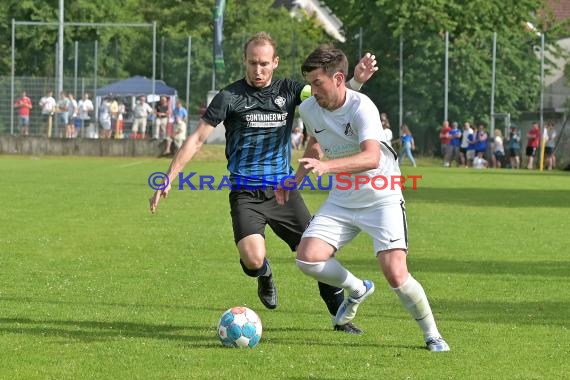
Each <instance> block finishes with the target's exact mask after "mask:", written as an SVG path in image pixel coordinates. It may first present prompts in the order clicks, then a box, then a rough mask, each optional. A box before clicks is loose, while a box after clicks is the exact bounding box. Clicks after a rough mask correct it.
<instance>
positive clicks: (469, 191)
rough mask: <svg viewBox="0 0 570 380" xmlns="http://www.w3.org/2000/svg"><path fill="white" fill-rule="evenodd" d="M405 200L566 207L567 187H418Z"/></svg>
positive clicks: (568, 199)
mask: <svg viewBox="0 0 570 380" xmlns="http://www.w3.org/2000/svg"><path fill="white" fill-rule="evenodd" d="M404 196H405V199H406V200H407V201H409V202H424V203H435V204H446V205H449V204H453V205H458V206H472V207H480V206H481V207H487V206H494V207H513V208H520V207H532V208H534V207H553V208H562V207H564V208H568V207H570V191H567V190H542V189H541V190H529V189H499V188H497V189H478V188H461V189H450V188H433V187H432V188H429V187H426V188H419V187H418V190H415V191H414V190H406V191H405V192H404Z"/></svg>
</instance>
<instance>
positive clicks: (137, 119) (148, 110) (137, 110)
mask: <svg viewBox="0 0 570 380" xmlns="http://www.w3.org/2000/svg"><path fill="white" fill-rule="evenodd" d="M153 112H154V111H153V109H152V107H151V106H150V105H149V104H148V103H147V102H146V96H141V97H139V99H138V101H137V103H136V104H135V107H134V108H133V127H132V134H131V137H132V138H134V139H138V138H141V139H144V138H145V136H146V124H147V121H148V117H149V116H150V115H152V113H153ZM139 128H140V131H141V133H140V135H139Z"/></svg>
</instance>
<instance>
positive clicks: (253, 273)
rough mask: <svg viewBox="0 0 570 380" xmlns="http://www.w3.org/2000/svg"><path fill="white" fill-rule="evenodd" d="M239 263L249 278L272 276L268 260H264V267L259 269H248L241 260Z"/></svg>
mask: <svg viewBox="0 0 570 380" xmlns="http://www.w3.org/2000/svg"><path fill="white" fill-rule="evenodd" d="M239 263H240V265H241V269H243V272H244V273H245V274H247V275H248V276H249V277H259V276H271V267H270V266H269V261H267V259H264V260H263V265H262V266H261V268H258V269H248V268H247V267H246V266H245V264H244V263H243V261H241V259H240V261H239Z"/></svg>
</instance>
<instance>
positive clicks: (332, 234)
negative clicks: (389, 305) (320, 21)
mask: <svg viewBox="0 0 570 380" xmlns="http://www.w3.org/2000/svg"><path fill="white" fill-rule="evenodd" d="M301 71H302V73H303V75H304V77H305V79H306V80H307V81H308V82H309V84H310V85H311V92H312V95H313V96H312V97H310V98H308V99H307V100H305V101H304V102H303V103H301V106H300V108H299V110H300V114H301V118H302V119H303V122H304V124H305V126H306V128H307V131H308V134H309V136H310V139H309V142H308V145H307V148H306V151H305V154H304V156H303V158H302V159H301V160H300V163H301V165H300V167H299V169H298V171H297V173H296V176H295V180H296V183H300V182H301V180H302V179H303V178H304V177H305V176H306V175H307V174H308V173H309V172H310V171H311V172H313V173H315V174H316V175H317V176H322V175H325V174H327V173H333V174H334V176H333V178H334V180H333V184H332V189H331V191H330V193H329V196H328V198H327V200H326V201H325V203H324V204H323V205H322V206H321V208H320V209H319V211H318V212H317V213H316V214H315V216H314V218H313V219H312V220H311V222H310V224H309V226H308V228H307V229H306V231H305V232H304V234H303V237H302V239H301V243H300V244H299V247H298V250H297V258H296V261H297V266H298V267H299V268H300V270H301V271H302V272H303V273H305V274H307V275H308V276H311V277H313V278H315V279H317V280H318V281H321V282H324V283H327V284H329V285H331V286H336V287H340V288H344V289H345V291H346V292H347V293H348V296H347V298H346V299H345V302H344V303H343V305H342V306H341V307H340V308H339V310H338V312H337V314H336V316H335V317H334V319H335V320H334V322H335V323H337V324H342V323H347V322H349V321H352V319H354V317H355V316H356V311H357V308H358V306H359V305H360V304H361V303H362V301H364V300H365V299H366V298H367V297H368V296H370V295H371V294H372V293H373V292H374V283H373V282H372V281H370V280H362V279H359V278H357V277H355V276H354V274H352V273H351V272H350V271H348V270H347V269H346V268H345V267H343V266H342V265H341V263H340V262H339V261H337V260H336V258H335V253H336V252H337V251H338V250H340V249H341V248H342V247H343V246H344V245H345V244H347V243H348V242H349V241H351V240H352V239H354V238H355V237H356V236H357V235H358V233H359V232H360V231H364V232H366V233H367V234H369V235H370V236H371V237H372V239H373V241H374V253H375V255H376V258H377V260H378V264H379V267H380V268H381V270H382V272H383V274H384V276H385V278H386V280H387V281H388V283H389V285H390V287H391V288H392V290H393V291H394V292H395V293H396V295H397V296H398V297H399V298H400V301H401V302H402V304H403V306H404V307H405V308H406V309H407V310H408V312H409V313H410V314H411V315H412V317H413V318H414V319H415V320H416V321H417V323H418V324H419V326H420V328H421V329H422V331H423V333H424V341H425V343H426V346H427V348H428V349H429V350H430V351H434V352H439V351H449V346H448V344H447V343H446V342H445V340H444V339H443V338H442V337H441V335H440V333H439V331H438V329H437V326H436V323H435V320H434V317H433V314H432V311H431V307H430V305H429V302H428V299H427V297H426V294H425V292H424V289H423V287H422V286H421V284H420V283H419V282H418V281H416V279H414V277H412V275H411V274H410V273H409V272H408V268H407V265H406V256H407V251H408V241H407V224H406V212H405V208H404V204H405V202H404V198H403V195H402V191H401V188H400V186H399V185H398V183H396V182H398V181H393V180H392V179H394V178H398V179H399V178H401V177H400V175H401V174H400V169H399V166H398V161H397V159H398V156H397V154H396V152H395V151H394V150H393V149H392V148H391V147H390V145H389V144H388V142H387V141H386V138H385V135H384V134H383V131H382V124H381V122H380V115H379V112H378V109H377V108H376V106H375V105H374V103H373V102H372V101H371V100H370V99H369V98H368V97H367V96H366V95H364V94H361V93H358V92H355V91H352V90H350V89H347V88H346V86H345V83H344V82H345V78H346V75H347V71H348V61H347V58H346V55H345V54H344V53H343V52H342V51H341V50H338V49H335V48H333V47H330V46H321V47H319V48H318V49H316V50H314V51H313V52H312V53H311V54H310V55H309V56H308V57H307V59H306V60H305V62H304V63H303V65H302V67H301ZM321 152H322V153H324V156H326V158H327V160H326V161H321V160H320V158H321V157H320V155H321ZM277 195H278V201H279V202H280V203H284V202H286V201H287V198H288V193H287V190H285V189H279V190H278V194H277Z"/></svg>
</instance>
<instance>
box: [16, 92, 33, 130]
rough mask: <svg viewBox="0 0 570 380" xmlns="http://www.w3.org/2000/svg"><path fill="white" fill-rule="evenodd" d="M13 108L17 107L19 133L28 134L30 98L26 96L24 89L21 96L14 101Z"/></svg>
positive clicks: (30, 108)
mask: <svg viewBox="0 0 570 380" xmlns="http://www.w3.org/2000/svg"><path fill="white" fill-rule="evenodd" d="M14 108H17V109H18V118H19V122H20V133H21V134H22V136H28V134H29V133H30V111H31V110H32V100H31V99H30V98H28V95H27V94H26V91H22V96H21V97H20V98H18V99H16V101H15V102H14Z"/></svg>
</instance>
